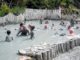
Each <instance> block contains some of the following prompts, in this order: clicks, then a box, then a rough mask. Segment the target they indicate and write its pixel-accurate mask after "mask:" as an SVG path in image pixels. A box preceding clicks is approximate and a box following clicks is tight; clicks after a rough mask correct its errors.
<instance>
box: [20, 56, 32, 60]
mask: <svg viewBox="0 0 80 60" xmlns="http://www.w3.org/2000/svg"><path fill="white" fill-rule="evenodd" d="M19 60H32V59H31V57H28V56H19Z"/></svg>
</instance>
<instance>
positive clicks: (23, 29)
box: [17, 23, 29, 36]
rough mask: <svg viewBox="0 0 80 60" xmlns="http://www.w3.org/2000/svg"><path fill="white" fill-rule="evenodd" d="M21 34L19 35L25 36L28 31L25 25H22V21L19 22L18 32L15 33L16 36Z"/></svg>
mask: <svg viewBox="0 0 80 60" xmlns="http://www.w3.org/2000/svg"><path fill="white" fill-rule="evenodd" d="M19 34H20V35H21V36H26V35H28V34H29V31H28V30H27V29H26V27H25V26H24V25H23V23H21V24H20V28H19V32H18V33H17V36H18V35H19Z"/></svg>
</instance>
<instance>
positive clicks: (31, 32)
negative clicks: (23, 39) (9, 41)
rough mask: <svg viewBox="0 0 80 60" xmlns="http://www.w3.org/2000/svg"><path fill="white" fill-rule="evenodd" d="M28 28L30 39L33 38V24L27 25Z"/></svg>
mask: <svg viewBox="0 0 80 60" xmlns="http://www.w3.org/2000/svg"><path fill="white" fill-rule="evenodd" d="M29 29H30V39H33V38H34V32H33V30H34V29H35V26H32V25H29Z"/></svg>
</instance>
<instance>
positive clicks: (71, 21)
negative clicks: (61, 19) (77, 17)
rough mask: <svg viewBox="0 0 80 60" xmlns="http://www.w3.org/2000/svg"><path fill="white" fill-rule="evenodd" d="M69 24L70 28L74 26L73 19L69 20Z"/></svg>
mask: <svg viewBox="0 0 80 60" xmlns="http://www.w3.org/2000/svg"><path fill="white" fill-rule="evenodd" d="M70 24H71V26H72V27H73V26H74V20H73V19H71V20H70Z"/></svg>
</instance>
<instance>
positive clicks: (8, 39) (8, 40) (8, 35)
mask: <svg viewBox="0 0 80 60" xmlns="http://www.w3.org/2000/svg"><path fill="white" fill-rule="evenodd" d="M12 40H13V37H12V36H11V31H10V30H7V36H6V38H5V41H6V42H10V41H12Z"/></svg>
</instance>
